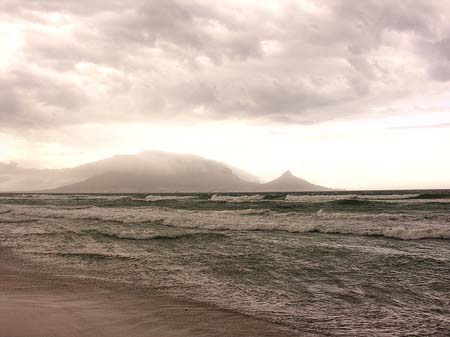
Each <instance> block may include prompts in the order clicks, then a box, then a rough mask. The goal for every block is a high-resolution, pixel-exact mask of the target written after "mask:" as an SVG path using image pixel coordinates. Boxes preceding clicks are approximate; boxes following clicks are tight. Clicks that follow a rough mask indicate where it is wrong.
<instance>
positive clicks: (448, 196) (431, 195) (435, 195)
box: [410, 193, 450, 199]
mask: <svg viewBox="0 0 450 337" xmlns="http://www.w3.org/2000/svg"><path fill="white" fill-rule="evenodd" d="M410 199H450V193H423V194H418V195H416V196H413V197H411V198H410Z"/></svg>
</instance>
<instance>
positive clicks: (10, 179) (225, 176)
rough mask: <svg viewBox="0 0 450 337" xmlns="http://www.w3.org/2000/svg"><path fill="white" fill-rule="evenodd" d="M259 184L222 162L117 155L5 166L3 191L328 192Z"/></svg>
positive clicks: (292, 180)
mask: <svg viewBox="0 0 450 337" xmlns="http://www.w3.org/2000/svg"><path fill="white" fill-rule="evenodd" d="M257 181H258V178H257V177H255V176H253V175H252V174H250V173H248V172H245V171H242V170H240V169H238V168H235V167H231V166H228V165H226V164H224V163H221V162H218V161H214V160H208V159H205V158H202V157H200V156H196V155H184V154H173V153H167V152H161V151H145V152H142V153H139V154H136V155H116V156H114V157H111V158H108V159H103V160H99V161H95V162H91V163H87V164H83V165H80V166H77V167H74V168H69V169H60V170H39V169H24V168H20V167H18V166H17V165H14V164H1V165H0V190H1V191H33V190H40V191H46V192H57V193H146V192H149V193H151V192H153V193H155V192H156V193H165V192H166V193H174V192H244V191H253V192H259V191H319V190H327V189H326V188H324V187H321V186H318V185H314V184H311V183H309V182H307V181H306V180H303V179H300V178H297V177H295V176H293V175H292V174H291V173H290V172H289V171H288V172H286V173H284V174H283V175H282V176H281V177H279V178H278V179H275V180H274V181H271V182H269V183H265V184H260V183H258V182H257Z"/></svg>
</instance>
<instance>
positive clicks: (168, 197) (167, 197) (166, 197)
mask: <svg viewBox="0 0 450 337" xmlns="http://www.w3.org/2000/svg"><path fill="white" fill-rule="evenodd" d="M189 199H196V197H195V196H191V195H154V194H150V195H147V196H146V197H145V199H137V198H132V200H145V201H162V200H189Z"/></svg>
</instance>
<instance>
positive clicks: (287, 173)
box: [281, 170, 294, 177]
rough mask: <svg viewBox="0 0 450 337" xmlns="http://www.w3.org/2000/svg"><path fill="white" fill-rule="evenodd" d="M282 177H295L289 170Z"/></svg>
mask: <svg viewBox="0 0 450 337" xmlns="http://www.w3.org/2000/svg"><path fill="white" fill-rule="evenodd" d="M281 176H282V177H293V176H294V175H293V174H292V173H291V171H289V170H287V171H286V172H284V173H283V174H282V175H281Z"/></svg>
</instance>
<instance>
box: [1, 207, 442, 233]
mask: <svg viewBox="0 0 450 337" xmlns="http://www.w3.org/2000/svg"><path fill="white" fill-rule="evenodd" d="M10 209H11V212H10V213H9V214H8V217H12V216H17V217H18V218H20V219H23V218H24V216H25V217H27V218H33V219H35V218H61V219H72V220H102V221H118V222H122V223H143V222H158V223H160V224H163V225H166V226H173V227H179V228H198V229H222V230H235V231H248V230H283V231H288V232H299V233H301V232H312V231H317V232H322V233H341V234H356V235H379V236H385V237H391V238H398V239H403V240H414V239H424V238H443V239H449V238H450V234H449V233H450V221H449V216H448V214H446V213H443V214H439V213H436V214H433V216H432V217H430V216H429V214H423V213H413V214H408V215H405V214H388V213H377V214H369V213H344V212H339V213H329V212H324V211H319V212H317V213H308V214H305V213H303V214H302V213H296V212H289V213H281V212H275V211H271V210H268V209H258V210H252V209H247V210H224V211H205V210H201V211H192V210H180V209H169V208H163V207H151V208H148V207H138V208H118V207H117V208H100V207H91V208H84V209H55V208H47V207H37V206H25V205H10Z"/></svg>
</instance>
